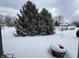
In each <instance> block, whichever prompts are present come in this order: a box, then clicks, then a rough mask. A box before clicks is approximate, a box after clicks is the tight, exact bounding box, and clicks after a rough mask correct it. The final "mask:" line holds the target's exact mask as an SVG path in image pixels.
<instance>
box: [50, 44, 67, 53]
mask: <svg viewBox="0 0 79 59" xmlns="http://www.w3.org/2000/svg"><path fill="white" fill-rule="evenodd" d="M50 48H51V49H52V50H54V51H57V52H66V51H67V50H66V48H65V47H64V45H62V44H54V45H51V46H50Z"/></svg>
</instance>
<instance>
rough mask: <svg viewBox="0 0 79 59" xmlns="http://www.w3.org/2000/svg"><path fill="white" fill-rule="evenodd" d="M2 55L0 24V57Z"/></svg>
mask: <svg viewBox="0 0 79 59" xmlns="http://www.w3.org/2000/svg"><path fill="white" fill-rule="evenodd" d="M2 55H3V45H2V34H1V26H0V58H1V56H2Z"/></svg>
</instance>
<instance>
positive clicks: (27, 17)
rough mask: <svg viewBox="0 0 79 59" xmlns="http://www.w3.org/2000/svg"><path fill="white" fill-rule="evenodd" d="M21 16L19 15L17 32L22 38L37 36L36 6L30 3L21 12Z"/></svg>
mask: <svg viewBox="0 0 79 59" xmlns="http://www.w3.org/2000/svg"><path fill="white" fill-rule="evenodd" d="M20 13H21V15H19V14H18V19H17V26H16V31H17V33H18V34H19V35H21V36H26V35H35V34H37V31H36V28H37V15H38V9H36V6H35V4H33V3H32V2H30V1H28V2H27V3H26V4H24V6H22V9H21V10H20Z"/></svg>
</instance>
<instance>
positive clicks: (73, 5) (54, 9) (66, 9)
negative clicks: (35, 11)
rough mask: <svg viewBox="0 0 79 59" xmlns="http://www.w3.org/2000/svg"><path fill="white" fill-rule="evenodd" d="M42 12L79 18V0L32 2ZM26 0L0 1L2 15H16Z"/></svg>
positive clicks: (34, 0)
mask: <svg viewBox="0 0 79 59" xmlns="http://www.w3.org/2000/svg"><path fill="white" fill-rule="evenodd" d="M31 1H32V2H33V3H35V4H36V6H37V8H39V10H41V9H42V8H43V7H44V8H46V9H48V10H49V12H51V14H52V15H53V16H56V15H62V16H65V17H67V18H69V19H73V20H75V19H78V18H79V7H78V6H79V0H31ZM25 2H26V0H6V1H5V0H0V14H4V15H5V14H10V15H16V14H17V13H19V9H21V7H22V5H23V4H24V3H25Z"/></svg>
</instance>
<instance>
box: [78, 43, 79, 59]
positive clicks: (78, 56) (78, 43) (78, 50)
mask: <svg viewBox="0 0 79 59" xmlns="http://www.w3.org/2000/svg"><path fill="white" fill-rule="evenodd" d="M78 58H79V42H78Z"/></svg>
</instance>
